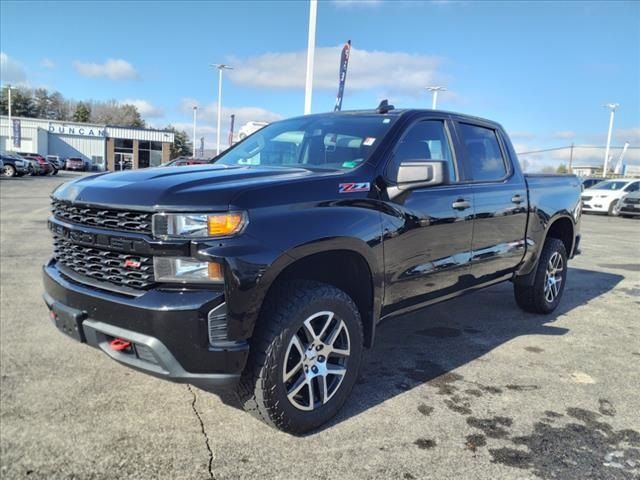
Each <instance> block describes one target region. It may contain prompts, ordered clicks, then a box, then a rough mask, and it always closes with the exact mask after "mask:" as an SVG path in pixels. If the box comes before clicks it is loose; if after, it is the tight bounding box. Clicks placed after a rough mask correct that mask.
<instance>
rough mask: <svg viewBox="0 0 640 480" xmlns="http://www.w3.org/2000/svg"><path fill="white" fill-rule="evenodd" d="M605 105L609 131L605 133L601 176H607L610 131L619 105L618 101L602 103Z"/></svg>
mask: <svg viewBox="0 0 640 480" xmlns="http://www.w3.org/2000/svg"><path fill="white" fill-rule="evenodd" d="M604 106H605V107H607V108H608V109H609V110H610V111H611V114H610V115H609V133H608V134H607V148H606V149H605V151H604V168H603V169H602V176H603V177H606V176H607V163H608V162H609V148H610V147H611V132H612V131H613V117H614V116H615V114H616V108H618V107H619V106H620V104H619V103H607V104H606V105H604Z"/></svg>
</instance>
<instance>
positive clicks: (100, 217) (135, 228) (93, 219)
mask: <svg viewBox="0 0 640 480" xmlns="http://www.w3.org/2000/svg"><path fill="white" fill-rule="evenodd" d="M51 211H52V212H53V215H54V216H55V217H56V218H59V219H60V220H64V221H67V222H69V223H75V224H78V225H88V226H90V227H98V228H107V229H109V230H120V231H126V232H138V233H146V234H147V235H151V217H152V216H153V214H152V213H148V212H131V211H127V210H113V209H108V208H96V207H84V206H81V205H73V204H71V203H68V202H62V201H60V200H53V201H52V202H51Z"/></svg>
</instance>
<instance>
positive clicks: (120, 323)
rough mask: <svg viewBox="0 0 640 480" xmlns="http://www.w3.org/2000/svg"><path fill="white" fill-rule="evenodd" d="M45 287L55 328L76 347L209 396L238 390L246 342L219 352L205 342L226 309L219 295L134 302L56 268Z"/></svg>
mask: <svg viewBox="0 0 640 480" xmlns="http://www.w3.org/2000/svg"><path fill="white" fill-rule="evenodd" d="M43 280H44V289H45V294H44V300H45V303H46V304H47V306H48V307H49V309H50V310H51V311H52V312H53V313H52V319H53V320H54V323H56V325H57V326H58V328H59V329H60V330H61V331H64V332H65V333H67V334H69V335H70V336H72V337H73V338H75V339H76V340H79V341H80V342H82V343H87V344H88V345H91V346H92V347H95V348H99V349H100V350H102V351H103V352H105V353H106V354H107V355H109V356H110V357H111V358H112V359H114V360H116V361H118V362H120V363H122V364H124V365H127V366H129V367H131V368H134V369H136V370H140V371H143V372H145V373H148V374H150V375H154V376H156V377H160V378H164V379H166V380H170V381H174V382H180V383H190V384H193V385H196V386H198V387H200V388H203V389H207V390H211V391H219V390H227V389H231V388H233V387H235V385H236V384H237V382H238V380H239V378H240V374H241V372H242V370H243V368H244V366H245V363H246V360H247V356H248V350H249V347H248V343H247V342H235V343H234V344H233V345H228V346H225V348H215V347H212V346H211V345H210V344H209V339H208V331H207V328H208V325H207V315H208V312H209V311H210V310H212V309H213V308H215V307H217V306H220V305H221V304H222V303H223V302H224V295H223V292H222V291H213V290H203V289H197V290H196V289H193V290H188V289H153V290H149V291H147V292H145V293H144V294H142V295H141V296H138V297H130V296H126V295H121V294H117V293H111V292H107V291H104V290H100V289H96V288H93V287H89V286H87V285H83V284H80V283H77V282H75V281H73V280H71V279H69V278H67V277H65V276H64V275H63V274H62V273H60V271H58V269H57V268H56V265H55V262H54V261H51V262H49V263H48V264H47V265H45V266H44V271H43ZM63 317H64V318H63ZM74 329H75V330H74ZM114 339H123V340H125V341H127V342H131V344H132V346H131V348H129V349H127V350H115V349H113V348H112V347H111V345H110V343H111V341H112V340H114Z"/></svg>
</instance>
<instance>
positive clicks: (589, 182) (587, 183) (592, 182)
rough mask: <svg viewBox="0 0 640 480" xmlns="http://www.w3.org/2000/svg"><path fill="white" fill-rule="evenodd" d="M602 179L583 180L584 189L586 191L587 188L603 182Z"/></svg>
mask: <svg viewBox="0 0 640 480" xmlns="http://www.w3.org/2000/svg"><path fill="white" fill-rule="evenodd" d="M602 181H603V179H602V177H600V178H583V179H582V187H583V188H584V189H585V190H586V189H587V188H591V187H593V186H594V185H595V184H596V183H600V182H602Z"/></svg>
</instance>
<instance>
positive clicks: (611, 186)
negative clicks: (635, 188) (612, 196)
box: [591, 180, 629, 190]
mask: <svg viewBox="0 0 640 480" xmlns="http://www.w3.org/2000/svg"><path fill="white" fill-rule="evenodd" d="M627 183H629V182H619V181H615V180H607V181H605V182H600V183H596V184H595V185H594V186H593V187H591V188H593V189H594V190H620V189H621V188H624V186H625V185H626V184H627Z"/></svg>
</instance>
